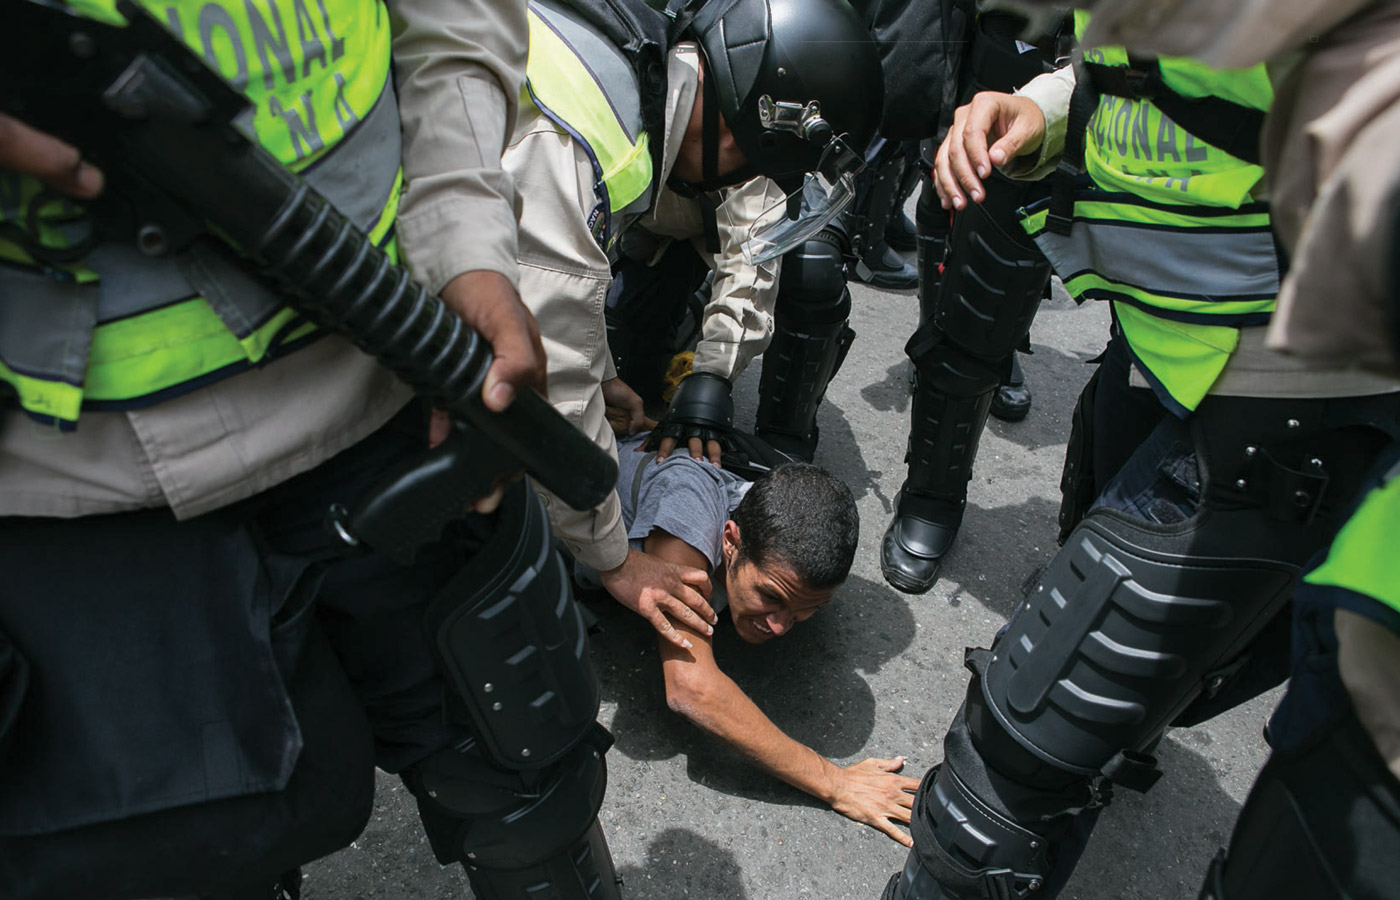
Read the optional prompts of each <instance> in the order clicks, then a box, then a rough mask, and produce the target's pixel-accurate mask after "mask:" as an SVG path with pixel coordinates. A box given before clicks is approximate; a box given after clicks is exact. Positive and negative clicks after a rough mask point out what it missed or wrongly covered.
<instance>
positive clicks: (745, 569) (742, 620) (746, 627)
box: [724, 520, 834, 644]
mask: <svg viewBox="0 0 1400 900" xmlns="http://www.w3.org/2000/svg"><path fill="white" fill-rule="evenodd" d="M738 548H739V526H738V525H735V524H734V522H733V521H732V520H731V521H728V522H725V523H724V560H725V566H724V585H725V590H726V592H727V593H728V594H729V615H730V618H731V619H733V621H734V630H735V631H737V632H738V633H739V637H741V638H743V639H744V641H746V642H747V643H750V644H762V643H764V642H766V641H769V640H772V639H773V638H775V637H782V636H783V635H785V634H787V633H788V632H789V631H790V630H792V626H794V625H796V624H797V623H798V622H805V621H807V620H808V619H810V618H811V617H812V615H813V614H814V613H815V612H816V611H817V610H818V609H820V608H822V607H823V606H825V605H826V604H827V603H830V602H831V597H832V594H833V593H834V591H833V590H832V589H831V588H821V589H817V588H812V587H809V586H808V585H806V584H804V583H803V582H802V581H801V580H800V579H799V578H798V577H797V574H796V573H795V572H793V570H792V567H791V566H789V565H787V564H786V563H784V562H781V561H770V562H768V563H767V564H766V565H764V566H762V567H760V566H758V565H757V564H755V563H754V562H752V561H750V560H747V559H745V560H741V559H739V553H738Z"/></svg>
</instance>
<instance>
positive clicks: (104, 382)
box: [0, 0, 402, 427]
mask: <svg viewBox="0 0 1400 900" xmlns="http://www.w3.org/2000/svg"><path fill="white" fill-rule="evenodd" d="M141 2H142V5H143V6H145V8H146V9H147V10H149V11H150V12H151V13H152V14H153V15H154V16H155V17H156V18H157V19H159V20H160V21H161V22H163V23H165V25H166V27H167V28H169V30H170V31H171V32H172V33H174V34H175V35H176V36H178V37H179V38H181V39H182V40H183V41H184V42H185V43H186V44H188V45H189V46H190V47H191V48H193V49H194V51H195V52H196V53H198V54H199V55H200V56H202V57H203V58H204V59H205V60H206V61H208V62H209V63H210V64H211V65H212V66H213V67H215V68H216V69H217V70H218V71H219V72H220V73H221V74H223V76H224V77H225V78H227V79H228V80H229V81H230V82H231V83H232V84H233V85H234V86H235V87H236V88H237V89H239V90H240V91H242V92H243V93H244V94H245V95H246V96H247V97H248V99H249V101H250V102H251V104H252V106H253V116H252V129H253V131H254V133H255V135H256V139H257V140H258V142H259V143H261V144H262V145H263V147H265V148H266V149H267V150H268V151H269V152H271V153H272V154H273V155H274V156H276V157H277V158H278V159H279V160H280V161H281V162H282V163H283V164H284V165H286V166H288V167H289V168H291V169H294V170H297V171H299V172H301V174H302V175H303V176H304V177H305V178H306V179H307V181H308V182H310V183H311V184H312V185H313V186H315V187H316V188H317V189H318V190H320V191H321V192H322V193H323V194H325V195H326V196H327V197H328V198H329V199H330V200H331V201H332V202H333V203H334V204H335V205H336V207H337V208H339V209H340V211H341V212H342V213H344V214H345V215H346V216H347V217H348V218H350V219H351V221H353V222H355V223H356V224H357V225H359V226H360V227H361V228H363V229H365V230H366V231H367V232H369V234H370V235H371V237H372V238H373V239H374V240H375V241H376V242H377V243H380V244H381V245H382V246H385V248H386V249H387V250H389V251H390V252H391V253H392V252H393V251H394V249H395V248H394V245H393V231H392V226H393V221H394V214H395V212H396V211H397V209H398V196H399V191H400V187H401V182H402V176H401V172H400V169H399V155H400V154H399V149H400V137H399V116H398V107H397V104H396V102H395V98H394V92H393V88H392V84H391V82H390V78H389V66H390V57H389V43H390V33H389V20H388V14H387V12H386V10H385V8H384V6H383V4H382V2H381V0H141ZM69 6H70V7H72V8H73V9H74V10H75V11H76V12H78V13H80V14H82V15H85V16H89V17H92V18H96V19H100V20H102V21H106V22H110V23H113V24H122V23H123V20H122V18H121V17H120V16H119V15H118V14H117V12H116V11H115V3H114V0H70V2H69ZM85 217H86V214H85V212H84V210H83V209H82V207H81V206H79V205H78V204H76V203H74V202H72V201H69V200H66V199H63V198H61V197H59V196H57V195H55V194H54V193H53V192H51V191H48V190H47V189H46V188H44V186H43V185H41V184H39V183H38V182H36V181H34V180H32V179H29V178H26V177H23V176H20V175H17V174H15V173H12V172H3V171H0V228H2V229H3V231H0V233H7V234H14V232H15V230H18V231H20V232H22V233H23V237H22V238H21V239H18V240H11V239H9V238H8V237H6V238H0V298H3V299H0V380H4V381H6V382H8V383H9V384H10V386H11V387H12V388H13V389H14V391H15V392H16V393H17V394H18V398H19V402H20V405H21V406H22V407H23V408H24V409H25V410H26V411H27V412H28V413H29V414H30V415H31V416H33V417H34V418H36V419H39V420H40V421H44V422H52V423H57V424H58V425H59V426H60V427H72V426H73V425H74V424H75V423H76V422H77V419H78V414H79V411H80V410H81V409H122V408H133V407H139V406H144V405H149V404H151V403H155V402H158V401H159V400H162V399H165V398H167V397H170V396H174V395H177V394H179V393H182V392H184V391H188V390H191V389H193V388H195V387H198V386H200V385H203V384H207V383H209V382H210V381H213V380H216V379H218V378H222V377H226V376H228V375H232V374H235V373H237V372H241V371H244V370H246V369H247V368H249V367H251V366H253V365H256V364H258V363H261V362H263V361H265V360H267V359H269V358H272V357H273V356H275V355H278V354H280V353H286V352H290V351H291V350H293V349H296V348H297V347H300V346H303V345H304V344H305V343H306V342H307V341H308V340H310V339H311V338H312V337H314V336H315V334H316V329H315V328H314V326H312V325H310V324H309V323H307V322H306V321H305V320H303V319H301V318H300V317H299V316H298V315H297V314H296V313H295V312H293V311H292V310H290V309H288V308H287V307H286V306H284V305H283V304H282V303H281V301H280V300H279V299H278V298H277V297H276V296H275V295H273V294H272V293H270V292H269V291H268V290H267V289H266V288H265V287H264V286H263V285H262V284H261V283H260V282H259V281H257V280H256V279H254V278H253V277H252V276H250V275H249V274H248V273H247V272H245V271H244V270H243V269H242V267H241V266H240V265H239V264H238V263H237V261H236V260H235V259H234V258H233V256H232V255H231V254H230V253H229V252H228V251H227V250H225V249H223V248H222V247H220V246H218V245H217V244H216V243H215V242H214V241H213V240H212V239H208V240H202V241H197V242H196V243H195V244H194V245H193V246H192V247H191V248H190V249H189V250H188V251H185V252H182V253H180V254H177V255H175V256H174V257H173V258H171V257H166V258H159V259H153V258H150V257H146V256H143V255H141V254H140V253H139V252H138V251H137V250H136V248H135V246H134V242H108V243H100V244H98V245H97V246H96V247H95V248H94V249H92V250H91V252H89V253H87V254H86V255H85V256H84V257H83V258H82V259H80V260H72V259H69V258H68V257H69V256H71V254H64V253H62V252H61V251H62V249H63V248H65V247H72V246H73V245H74V243H75V242H76V241H78V240H79V236H80V235H81V234H83V233H85V232H86V231H87V229H88V225H87V224H85ZM55 250H56V251H58V252H53V251H55Z"/></svg>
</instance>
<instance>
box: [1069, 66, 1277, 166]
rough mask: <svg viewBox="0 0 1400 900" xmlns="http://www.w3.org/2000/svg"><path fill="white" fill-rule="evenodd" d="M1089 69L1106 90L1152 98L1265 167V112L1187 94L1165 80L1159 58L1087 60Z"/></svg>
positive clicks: (1206, 137) (1200, 132)
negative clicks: (1115, 62)
mask: <svg viewBox="0 0 1400 900" xmlns="http://www.w3.org/2000/svg"><path fill="white" fill-rule="evenodd" d="M1084 70H1085V71H1086V72H1087V73H1088V76H1089V80H1090V81H1091V82H1092V83H1093V86H1094V89H1095V90H1096V91H1098V92H1099V93H1100V94H1110V95H1112V96H1114V97H1127V98H1128V99H1130V100H1147V101H1149V102H1151V103H1152V105H1154V106H1156V107H1157V108H1158V109H1160V110H1161V111H1162V112H1163V113H1165V114H1166V115H1167V116H1169V117H1170V118H1171V120H1172V121H1173V122H1175V123H1176V124H1177V125H1178V126H1180V127H1182V128H1184V129H1186V130H1187V131H1189V132H1191V133H1192V134H1193V135H1195V136H1196V137H1198V138H1200V139H1201V140H1203V141H1205V142H1206V143H1207V144H1210V145H1211V146H1212V147H1217V148H1219V149H1221V150H1224V151H1225V152H1226V153H1228V154H1230V155H1231V156H1233V157H1235V158H1236V159H1242V160H1244V161H1245V162H1247V163H1253V164H1254V165H1259V162H1260V157H1261V154H1260V150H1259V134H1260V132H1261V131H1262V130H1263V128H1264V111H1263V110H1260V109H1255V108H1254V107H1252V106H1245V105H1244V104H1242V103H1235V102H1234V101H1232V100H1226V99H1224V98H1223V97H1184V96H1182V95H1181V94H1178V93H1177V92H1176V91H1174V90H1172V89H1171V88H1170V87H1168V86H1167V84H1166V82H1165V81H1163V80H1162V66H1161V63H1160V62H1159V61H1158V60H1157V59H1155V58H1148V59H1139V58H1135V57H1130V61H1129V64H1128V65H1126V66H1106V65H1103V64H1102V63H1092V62H1086V63H1085V64H1084Z"/></svg>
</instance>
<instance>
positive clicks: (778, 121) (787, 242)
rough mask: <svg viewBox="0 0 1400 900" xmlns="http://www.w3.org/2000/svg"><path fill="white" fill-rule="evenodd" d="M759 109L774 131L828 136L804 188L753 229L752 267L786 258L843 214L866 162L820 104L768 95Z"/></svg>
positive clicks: (747, 247)
mask: <svg viewBox="0 0 1400 900" xmlns="http://www.w3.org/2000/svg"><path fill="white" fill-rule="evenodd" d="M758 109H759V117H760V119H761V120H762V122H763V126H764V127H765V128H767V129H769V130H772V131H791V132H793V133H795V134H798V135H800V136H802V137H803V138H804V139H806V140H821V138H822V136H823V132H825V134H826V135H827V136H828V137H827V139H826V148H825V149H824V150H823V151H822V156H821V160H820V162H818V163H817V170H816V171H814V172H809V173H807V175H806V177H805V178H804V179H803V182H802V187H800V188H799V189H797V190H795V191H793V192H792V193H791V194H789V195H788V196H787V197H786V198H785V199H784V200H783V201H782V202H781V203H776V204H774V205H773V206H771V207H770V208H768V209H767V210H764V212H763V214H762V215H761V216H759V217H758V219H757V220H756V221H755V222H754V223H753V225H752V226H751V227H750V228H749V235H748V238H747V239H746V240H745V241H744V247H743V251H744V260H745V262H747V263H748V264H749V265H758V264H760V263H764V262H767V261H768V260H770V259H776V258H778V257H779V256H782V255H783V254H784V253H787V252H788V251H789V250H791V249H793V248H794V247H796V246H798V245H799V244H802V243H803V242H804V241H806V240H807V239H808V238H810V237H811V236H812V235H814V234H816V233H817V232H818V231H821V230H822V229H823V228H825V227H826V226H827V224H828V223H830V222H831V220H832V219H834V218H836V217H837V216H838V215H840V214H841V211H842V210H844V209H845V208H846V207H847V206H848V205H849V204H850V202H851V200H853V199H854V198H855V176H856V173H857V172H859V171H860V169H861V167H862V166H863V165H864V162H865V161H864V159H862V158H861V155H860V154H859V153H856V152H855V151H854V150H852V149H851V148H850V146H849V145H848V144H847V143H846V141H845V139H844V137H845V136H844V135H840V136H836V135H832V134H831V126H830V125H829V124H827V123H826V121H824V120H823V119H822V118H821V108H820V106H819V105H818V104H817V103H816V102H812V103H808V104H807V105H806V106H802V105H800V104H796V103H782V102H779V103H774V102H773V100H772V99H771V98H770V97H768V96H766V95H765V96H763V97H761V98H759V105H758Z"/></svg>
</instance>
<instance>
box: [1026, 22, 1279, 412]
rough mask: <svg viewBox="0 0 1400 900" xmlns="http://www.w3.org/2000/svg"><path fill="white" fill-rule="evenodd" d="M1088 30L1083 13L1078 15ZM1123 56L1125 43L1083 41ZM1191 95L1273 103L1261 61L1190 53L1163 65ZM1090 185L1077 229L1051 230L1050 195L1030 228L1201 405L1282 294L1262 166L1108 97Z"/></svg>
mask: <svg viewBox="0 0 1400 900" xmlns="http://www.w3.org/2000/svg"><path fill="white" fill-rule="evenodd" d="M1075 17H1076V20H1075V25H1076V30H1077V31H1078V33H1079V34H1080V35H1081V36H1082V35H1083V32H1084V27H1085V26H1086V25H1087V23H1088V15H1087V14H1086V13H1083V12H1078V13H1075ZM1084 55H1085V59H1086V60H1088V61H1089V62H1095V63H1100V64H1102V65H1107V66H1125V65H1127V64H1128V56H1127V53H1126V52H1125V51H1124V50H1123V49H1122V48H1121V47H1096V48H1091V49H1088V50H1086V51H1085V54H1084ZM1160 63H1161V71H1162V80H1163V81H1164V82H1165V83H1166V85H1167V86H1168V87H1170V88H1171V89H1173V90H1174V91H1176V92H1177V93H1178V94H1180V95H1182V96H1183V97H1208V96H1215V97H1220V98H1223V99H1225V100H1229V101H1232V102H1234V103H1238V104H1240V105H1243V106H1248V107H1251V108H1253V109H1259V110H1266V109H1268V107H1269V104H1270V103H1271V102H1272V99H1273V89H1272V87H1271V86H1270V84H1269V79H1268V75H1267V73H1266V72H1265V70H1264V67H1263V66H1256V67H1254V68H1251V69H1242V70H1232V71H1223V70H1215V69H1210V68H1208V67H1206V66H1204V65H1201V64H1200V63H1198V62H1195V61H1193V60H1187V59H1171V58H1166V59H1162V60H1161V61H1160ZM1085 144H1086V149H1085V154H1084V163H1085V170H1086V175H1087V176H1088V179H1087V181H1085V182H1084V183H1083V184H1082V185H1081V186H1080V187H1079V188H1078V189H1077V190H1076V191H1075V206H1074V226H1073V228H1072V229H1071V233H1070V234H1069V235H1067V236H1066V235H1060V234H1056V233H1054V232H1053V231H1050V230H1047V228H1046V218H1047V215H1048V212H1049V210H1048V209H1047V208H1046V204H1044V203H1042V204H1036V205H1032V206H1030V207H1028V208H1027V209H1026V210H1025V218H1024V221H1023V224H1024V225H1025V227H1026V230H1027V231H1028V232H1029V233H1030V234H1031V235H1032V237H1034V238H1035V241H1036V244H1037V245H1038V246H1039V247H1040V249H1041V250H1042V252H1044V253H1045V255H1046V258H1047V259H1049V260H1050V263H1051V265H1053V266H1054V267H1055V271H1056V272H1057V273H1058V274H1059V275H1060V277H1061V279H1063V280H1064V282H1065V287H1066V289H1067V290H1068V291H1069V292H1070V294H1071V295H1073V296H1074V297H1076V298H1087V299H1099V300H1111V301H1113V304H1114V311H1115V314H1116V316H1117V319H1118V322H1119V324H1120V325H1121V327H1122V329H1123V334H1124V337H1125V338H1126V339H1127V341H1128V345H1129V347H1130V348H1131V350H1132V352H1133V355H1134V356H1135V357H1136V358H1137V359H1138V361H1139V362H1140V363H1141V364H1142V366H1141V367H1142V368H1143V369H1145V373H1144V374H1146V375H1147V377H1148V379H1149V381H1151V382H1153V387H1154V388H1155V389H1156V392H1157V395H1158V396H1159V398H1161V399H1162V401H1163V403H1165V404H1166V405H1167V406H1168V407H1169V408H1170V409H1172V410H1173V411H1174V412H1176V413H1178V414H1181V415H1184V414H1186V413H1187V412H1189V411H1191V410H1194V409H1195V408H1196V406H1197V404H1199V403H1200V401H1201V399H1202V398H1203V397H1205V395H1206V393H1207V392H1208V391H1209V390H1210V388H1211V386H1212V385H1213V384H1215V381H1216V379H1217V378H1219V376H1220V373H1221V371H1222V370H1223V369H1224V368H1225V363H1226V362H1227V361H1228V360H1229V358H1230V354H1231V353H1232V352H1234V350H1235V348H1236V347H1237V346H1238V344H1239V328H1241V327H1244V326H1250V325H1262V324H1265V323H1267V322H1268V319H1269V316H1270V314H1271V313H1272V312H1273V309H1274V301H1275V298H1276V297H1277V295H1278V282H1279V272H1278V255H1277V251H1276V249H1275V245H1274V239H1273V233H1272V230H1271V228H1270V224H1269V212H1268V204H1267V202H1264V201H1261V200H1259V199H1258V198H1257V197H1256V187H1257V185H1258V183H1259V180H1260V178H1261V177H1262V176H1263V169H1262V168H1261V167H1259V166H1257V165H1251V164H1250V163H1247V162H1244V161H1242V160H1239V159H1236V158H1235V157H1233V156H1231V155H1229V154H1228V153H1226V152H1225V151H1223V150H1220V149H1218V148H1216V147H1213V146H1211V145H1209V144H1206V143H1204V142H1203V141H1201V140H1200V139H1198V138H1196V137H1195V136H1193V135H1191V134H1190V133H1188V132H1186V131H1185V130H1184V129H1182V128H1180V127H1178V126H1177V125H1176V123H1174V122H1173V121H1172V120H1171V119H1170V118H1169V117H1167V116H1166V115H1164V114H1163V113H1162V112H1161V110H1159V109H1157V107H1155V106H1153V105H1152V104H1151V103H1150V102H1149V101H1145V100H1132V99H1130V98H1126V97H1116V96H1111V95H1108V94H1105V95H1102V96H1101V97H1100V98H1099V104H1098V108H1097V109H1096V110H1095V112H1094V115H1093V118H1092V119H1091V120H1090V123H1089V127H1088V134H1087V139H1086V141H1085Z"/></svg>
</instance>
